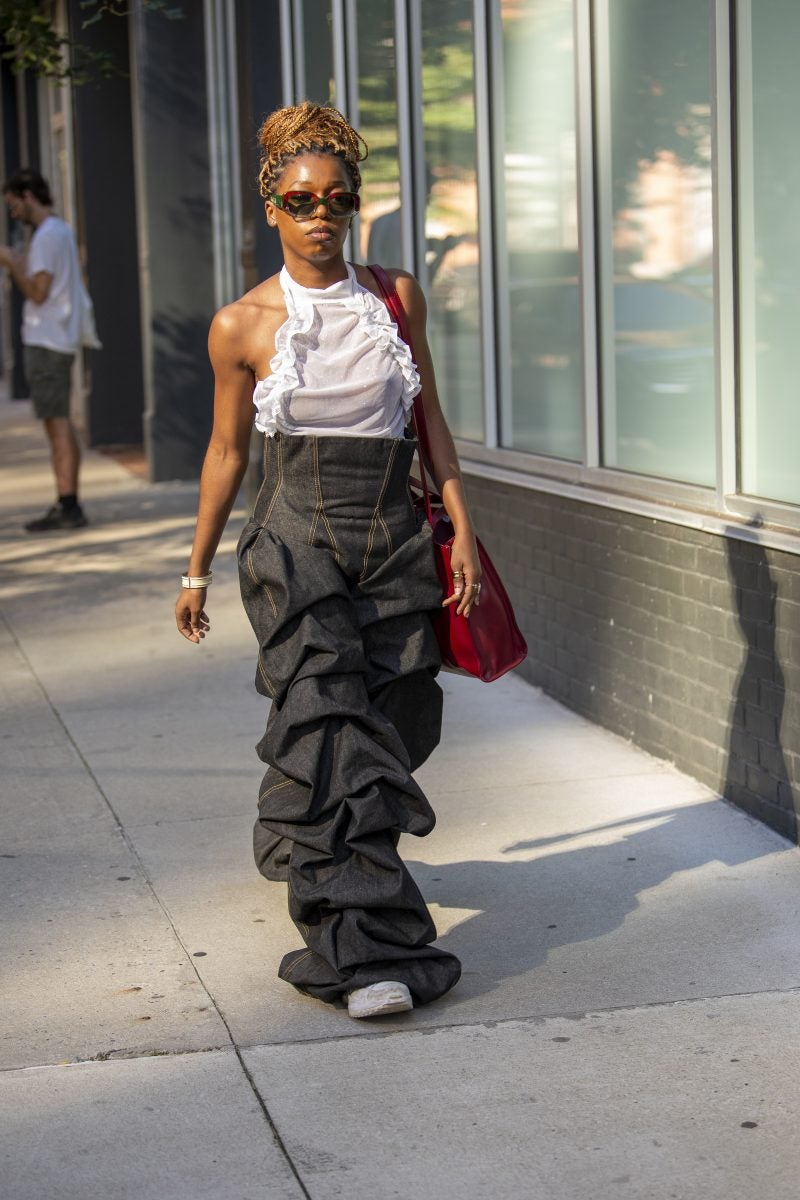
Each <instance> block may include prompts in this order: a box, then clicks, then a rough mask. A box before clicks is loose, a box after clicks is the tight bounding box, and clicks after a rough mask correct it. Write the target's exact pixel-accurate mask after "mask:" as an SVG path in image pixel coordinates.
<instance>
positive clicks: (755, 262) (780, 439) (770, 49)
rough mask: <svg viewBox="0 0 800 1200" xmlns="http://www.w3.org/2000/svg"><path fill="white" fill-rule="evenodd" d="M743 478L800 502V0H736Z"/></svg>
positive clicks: (750, 487)
mask: <svg viewBox="0 0 800 1200" xmlns="http://www.w3.org/2000/svg"><path fill="white" fill-rule="evenodd" d="M737 31H738V55H739V58H738V66H737V81H738V112H737V129H738V134H739V146H738V167H739V179H738V191H739V256H740V273H739V286H740V333H741V373H740V378H741V423H740V434H741V449H740V462H741V487H742V490H743V491H745V492H748V493H750V494H751V495H758V496H764V497H768V498H769V499H772V500H783V501H788V502H789V503H793V504H799V503H800V468H798V445H799V444H800V404H798V384H797V341H798V323H797V314H798V311H800V237H798V233H797V211H798V202H800V157H799V156H798V155H797V153H796V150H795V149H794V148H795V146H796V143H797V129H798V125H799V124H800V73H799V72H798V66H797V46H798V39H800V5H798V3H797V0H770V2H769V3H766V4H760V5H759V4H752V5H751V4H750V3H743V2H742V0H739V3H738V4H737Z"/></svg>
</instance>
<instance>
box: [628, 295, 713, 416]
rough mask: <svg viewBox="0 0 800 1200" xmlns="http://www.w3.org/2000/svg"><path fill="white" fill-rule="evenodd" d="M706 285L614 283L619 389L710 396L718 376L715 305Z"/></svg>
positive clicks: (630, 391) (663, 394)
mask: <svg viewBox="0 0 800 1200" xmlns="http://www.w3.org/2000/svg"><path fill="white" fill-rule="evenodd" d="M704 291H705V289H701V288H698V287H696V286H689V285H688V284H686V283H685V282H683V281H681V280H674V279H673V280H669V281H663V280H658V281H655V280H647V281H641V280H631V281H630V282H628V281H625V282H618V283H616V284H615V285H614V324H615V328H616V373H617V395H618V397H619V398H620V399H621V398H622V397H627V396H631V397H635V396H636V394H637V393H638V392H641V393H646V392H650V393H652V394H654V395H657V396H688V395H691V394H694V395H695V396H696V397H697V398H698V399H700V398H708V397H709V396H710V395H711V394H712V393H711V391H710V389H712V388H713V380H714V324H713V322H714V311H713V305H712V301H711V297H710V295H705V294H704Z"/></svg>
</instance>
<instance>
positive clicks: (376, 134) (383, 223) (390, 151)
mask: <svg viewBox="0 0 800 1200" xmlns="http://www.w3.org/2000/svg"><path fill="white" fill-rule="evenodd" d="M356 19H357V22H358V24H357V46H358V120H357V127H358V130H359V133H361V134H362V136H363V137H364V139H365V140H366V142H367V145H368V146H369V157H368V158H367V159H366V160H365V161H364V162H363V163H362V164H361V176H362V180H363V184H364V187H363V200H362V204H361V213H360V217H359V232H360V239H359V240H360V253H361V260H362V261H363V262H369V263H371V262H374V263H379V264H380V265H381V266H384V267H399V266H402V263H403V249H402V237H401V225H400V166H399V162H398V153H397V63H396V59H395V40H394V0H358V3H357V5H356Z"/></svg>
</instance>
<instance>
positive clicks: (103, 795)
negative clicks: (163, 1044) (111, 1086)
mask: <svg viewBox="0 0 800 1200" xmlns="http://www.w3.org/2000/svg"><path fill="white" fill-rule="evenodd" d="M0 620H2V622H3V624H4V625H5V627H6V629H7V630H8V633H9V636H10V638H11V640H12V641H13V643H14V645H15V646H16V648H17V650H18V652H19V654H20V656H21V658H22V660H23V662H24V663H25V665H26V666H27V668H28V670H29V671H30V674H31V678H32V679H33V680H35V682H36V686H37V687H38V688H39V690H40V691H41V693H42V696H43V697H44V700H45V703H46V704H47V706H48V707H49V709H50V711H51V712H52V714H53V716H54V718H55V720H56V721H57V722H58V724H59V725H60V727H61V729H62V731H63V733H64V737H65V738H66V739H67V741H68V742H69V744H70V745H71V746H72V748H73V750H74V751H75V754H76V755H77V757H78V760H79V762H80V763H81V764H82V766H83V768H84V770H85V771H86V774H87V776H88V777H89V779H91V781H92V783H93V784H94V786H95V788H96V789H97V794H98V795H99V796H100V797H101V798H102V800H103V803H104V804H105V805H106V807H107V809H108V811H109V813H110V814H111V816H112V818H113V820H114V823H115V825H116V827H117V832H118V833H119V835H120V837H121V838H122V840H123V842H124V843H125V845H126V846H127V848H128V850H129V852H130V854H131V856H132V857H133V859H134V861H135V862H136V864H137V866H138V869H139V871H140V873H141V877H142V879H143V880H144V882H145V884H146V885H147V888H148V890H149V891H150V894H151V896H152V897H153V900H154V901H155V903H156V904H157V905H158V907H159V908H160V910H161V912H162V913H163V914H164V917H165V919H166V921H167V923H168V924H169V927H170V929H171V930H172V933H173V936H174V938H175V941H176V942H177V943H178V945H179V946H180V947H181V949H182V950H183V952H184V954H185V955H186V961H187V963H188V965H189V966H190V967H191V969H192V971H193V972H194V974H195V976H196V978H197V982H198V983H199V985H200V987H201V988H202V989H203V992H204V993H205V995H206V996H207V997H208V1000H209V1002H210V1004H211V1005H212V1007H213V1009H214V1012H215V1013H216V1014H217V1016H218V1017H219V1020H220V1021H221V1022H222V1024H223V1026H224V1027H225V1031H226V1033H227V1034H228V1038H229V1040H230V1046H231V1049H232V1050H233V1052H234V1054H235V1055H236V1057H237V1059H238V1061H239V1066H240V1067H241V1069H242V1072H243V1074H244V1076H245V1079H246V1080H247V1082H248V1084H249V1085H250V1088H251V1090H252V1092H253V1095H254V1097H255V1100H256V1102H257V1104H258V1106H259V1108H260V1109H261V1112H262V1114H263V1116H264V1120H265V1121H266V1123H267V1125H268V1127H269V1129H270V1131H271V1133H272V1137H273V1139H274V1141H275V1144H276V1146H277V1147H278V1149H279V1150H280V1152H281V1154H282V1155H283V1156H284V1158H285V1160H286V1164H287V1166H288V1168H289V1170H290V1171H291V1173H292V1175H293V1176H294V1177H295V1179H296V1180H297V1185H298V1187H299V1188H300V1190H301V1192H302V1193H303V1195H304V1196H305V1197H306V1198H307V1200H311V1196H310V1193H309V1192H308V1190H307V1188H306V1186H305V1184H304V1183H303V1181H302V1179H301V1178H300V1174H299V1172H298V1170H297V1167H296V1166H295V1164H294V1162H293V1161H292V1158H291V1156H290V1154H289V1152H288V1150H287V1149H286V1146H285V1145H284V1142H283V1139H282V1138H281V1136H280V1134H279V1132H278V1129H277V1127H276V1125H275V1122H274V1121H273V1119H272V1116H271V1114H270V1112H269V1109H268V1108H267V1105H266V1103H265V1101H264V1099H263V1097H262V1096H261V1094H260V1092H259V1090H258V1088H257V1087H256V1083H255V1080H254V1079H253V1076H252V1075H251V1073H250V1071H249V1069H248V1067H247V1064H246V1063H245V1061H244V1059H243V1057H242V1054H241V1051H240V1050H239V1047H238V1046H237V1045H236V1042H235V1040H234V1036H233V1033H232V1031H231V1027H230V1025H229V1024H228V1021H227V1019H226V1017H225V1014H224V1013H223V1011H222V1009H221V1008H220V1006H219V1004H218V1003H217V1001H216V998H215V997H214V996H213V995H212V993H211V992H210V991H209V990H208V987H207V986H206V984H205V982H204V980H203V978H202V976H201V975H200V972H199V970H198V968H197V964H196V962H195V960H194V959H193V957H192V955H191V953H190V951H189V948H188V946H186V944H185V943H184V940H183V938H182V937H181V935H180V933H179V932H178V929H177V927H176V925H175V922H174V920H173V918H172V914H171V913H170V911H169V909H168V908H167V906H166V905H165V904H164V902H163V900H162V899H161V897H160V896H159V894H158V892H157V891H156V889H155V887H154V886H153V881H152V880H151V878H150V876H149V875H148V873H147V870H146V868H145V865H144V863H143V861H142V859H141V856H140V855H139V852H138V850H137V849H136V846H135V844H134V842H133V841H132V839H131V838H130V837H129V836H128V833H127V830H126V829H125V826H124V825H123V823H122V821H121V820H120V818H119V815H118V813H117V812H116V809H115V808H114V805H113V804H112V803H111V800H110V799H109V797H108V796H107V795H106V793H105V791H104V790H103V787H102V786H101V784H100V780H99V779H98V778H97V776H96V775H95V773H94V771H93V770H92V768H91V766H90V764H89V762H88V760H87V759H86V756H85V755H84V753H83V751H82V750H81V748H80V746H79V745H78V744H77V742H76V741H75V739H74V738H73V736H72V734H71V733H70V731H69V729H68V727H67V725H66V723H65V721H64V718H63V717H62V716H61V713H60V712H59V710H58V709H57V708H56V706H55V704H54V703H53V701H52V699H51V698H50V695H49V693H48V691H47V688H46V687H45V686H44V684H43V683H42V680H41V679H40V678H39V675H38V674H37V672H36V669H35V668H34V666H33V663H32V662H31V660H30V658H29V657H28V655H27V654H26V653H25V650H24V648H23V646H22V644H21V642H20V640H19V638H18V637H17V635H16V631H15V630H14V628H13V626H12V625H11V623H10V621H9V620H8V618H7V617H6V615H5V613H3V612H2V610H0ZM217 1049H222V1047H217ZM158 1053H159V1052H158V1051H153V1052H151V1053H150V1054H148V1053H147V1052H145V1053H144V1054H139V1055H135V1056H134V1057H145V1058H146V1057H152V1056H153V1054H158ZM168 1053H169V1052H168ZM198 1053H202V1051H200V1052H198ZM112 1057H113V1058H119V1057H121V1055H119V1054H115V1053H114V1052H113V1051H110V1052H109V1053H108V1057H107V1059H106V1061H108V1060H109V1059H111V1058H112ZM95 1061H102V1059H96V1060H95Z"/></svg>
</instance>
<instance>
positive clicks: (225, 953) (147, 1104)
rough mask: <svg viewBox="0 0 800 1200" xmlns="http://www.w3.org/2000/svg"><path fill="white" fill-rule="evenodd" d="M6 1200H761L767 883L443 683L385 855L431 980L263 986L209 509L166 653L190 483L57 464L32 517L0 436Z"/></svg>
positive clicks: (621, 766)
mask: <svg viewBox="0 0 800 1200" xmlns="http://www.w3.org/2000/svg"><path fill="white" fill-rule="evenodd" d="M0 438H1V439H2V447H1V449H0V454H1V455H2V463H1V464H0V465H2V472H1V473H0V570H1V571H2V581H1V582H0V613H1V614H2V621H0V708H1V709H2V713H1V714H0V715H1V718H2V729H1V731H0V756H1V757H2V789H3V805H2V812H1V813H0V823H1V824H2V831H1V840H2V845H1V846H0V889H1V894H0V895H1V903H2V935H0V936H2V940H3V943H4V946H3V955H2V957H3V963H4V965H3V983H2V989H3V994H2V1000H1V1001H0V1003H1V1004H2V1009H1V1010H0V1011H2V1028H1V1030H0V1066H2V1068H3V1071H2V1073H0V1150H1V1151H2V1158H0V1179H2V1181H3V1182H2V1188H1V1189H0V1190H2V1194H3V1196H4V1198H5V1200H50V1198H51V1197H52V1198H53V1200H55V1198H56V1197H57V1198H58V1200H94V1198H95V1197H96V1198H97V1200H101V1198H102V1200H129V1198H130V1200H133V1198H134V1197H135V1198H136V1200H199V1198H203V1197H208V1198H209V1200H212V1198H213V1200H264V1198H266V1200H273V1198H275V1200H277V1198H283V1197H286V1198H287V1200H288V1198H291V1200H295V1198H298V1197H303V1196H305V1197H312V1198H313V1200H333V1198H334V1197H341V1196H347V1197H349V1198H350V1200H368V1198H369V1200H394V1198H398V1200H434V1198H435V1200H456V1198H458V1200H463V1198H465V1197H468V1198H470V1200H472V1198H473V1197H475V1198H477V1197H480V1198H481V1200H483V1198H484V1197H487V1196H488V1197H492V1198H493V1200H517V1198H519V1197H524V1198H527V1197H531V1198H535V1200H617V1198H618V1197H633V1198H635V1200H662V1198H663V1200H667V1198H673V1197H675V1198H678V1200H684V1198H686V1200H689V1198H693V1197H697V1196H702V1197H704V1200H723V1198H724V1200H729V1198H730V1197H732V1196H744V1195H750V1194H756V1195H757V1196H758V1197H759V1200H783V1198H786V1200H790V1198H791V1200H795V1197H796V1195H797V1190H798V1185H797V1178H796V1177H797V1165H796V1164H797V1151H796V1149H795V1145H794V1143H795V1138H796V1128H797V1120H798V1108H799V1107H800V1103H799V1102H800V1050H799V1049H798V1047H799V1046H800V1038H799V1037H798V1034H800V938H799V937H798V933H797V929H798V915H800V888H798V882H799V881H800V857H799V856H798V851H797V849H796V848H795V847H793V846H791V845H790V844H789V843H787V842H785V841H783V840H782V839H781V838H780V837H779V836H778V835H777V834H775V833H773V832H772V831H770V830H769V829H767V828H766V827H764V826H761V825H759V824H758V823H756V822H755V821H753V820H751V819H750V818H749V817H747V816H745V815H744V814H742V813H740V812H738V811H735V810H734V809H732V808H730V807H729V806H727V805H726V804H724V803H723V802H721V801H719V800H718V799H716V798H715V797H714V796H713V795H712V794H711V793H709V792H708V790H707V789H705V788H704V787H702V786H700V785H699V784H698V783H696V782H695V781H693V780H692V779H689V778H687V777H685V776H683V775H680V774H678V773H677V772H676V771H674V770H673V769H672V768H671V767H669V766H668V765H666V764H664V763H662V762H660V761H657V760H655V759H653V758H650V757H649V756H648V755H646V754H643V753H641V752H640V751H638V750H636V749H635V748H633V747H632V746H630V745H628V744H627V743H625V742H623V741H621V740H620V739H618V738H616V737H614V736H612V735H610V734H608V733H605V732H604V731H602V730H600V729H598V728H596V727H595V726H592V725H591V724H589V723H588V722H586V721H584V720H582V719H580V718H579V717H577V716H575V715H574V714H572V713H570V712H568V711H567V710H565V709H563V708H561V707H560V706H559V705H557V704H555V703H553V702H552V701H550V700H548V699H546V698H545V697H543V696H542V695H541V694H539V693H538V692H537V691H535V690H534V689H532V688H529V687H528V686H526V685H525V684H524V683H522V682H521V681H520V680H518V679H515V678H507V679H505V680H502V681H500V682H498V683H496V684H493V685H491V686H486V685H482V684H478V683H474V682H472V681H469V680H463V679H459V678H455V677H450V676H448V677H444V679H443V682H444V686H445V691H446V693H447V696H446V727H445V735H444V739H443V743H442V746H441V748H440V750H439V751H438V752H437V754H436V755H435V756H434V758H433V759H432V761H431V762H430V763H429V764H427V765H426V767H425V768H424V769H423V770H422V771H420V772H419V778H420V781H421V783H422V784H423V786H424V787H425V788H426V790H427V792H428V795H429V796H430V798H431V800H432V802H433V805H434V807H435V808H436V810H437V813H438V816H439V825H438V827H437V829H436V831H435V832H434V833H433V834H432V835H431V836H430V837H429V838H427V839H423V840H420V841H416V840H412V839H410V838H405V839H403V842H402V844H401V849H402V851H403V853H404V855H405V857H406V858H407V860H409V862H410V863H411V866H412V870H413V872H414V875H415V876H416V878H417V879H418V881H419V883H420V885H421V887H422V890H423V893H424V894H425V896H426V897H427V898H428V899H429V901H430V902H431V905H432V909H433V912H434V915H435V917H436V921H437V925H438V927H439V930H440V935H441V936H440V940H441V942H442V944H443V945H445V946H446V947H448V948H449V949H452V950H453V951H454V952H455V953H457V954H458V955H459V957H460V958H461V959H462V961H463V963H464V977H463V979H462V982H461V983H460V984H459V986H458V988H457V989H456V990H455V991H454V992H453V993H451V995H450V996H448V997H446V998H445V999H444V1000H443V1001H441V1002H439V1003H437V1004H433V1005H430V1006H429V1007H427V1008H424V1009H420V1010H417V1011H415V1012H414V1013H412V1014H409V1015H408V1016H404V1017H395V1018H391V1017H390V1018H384V1019H383V1020H381V1021H377V1022H371V1023H363V1024H361V1023H357V1022H354V1021H350V1020H349V1019H348V1017H347V1015H346V1013H345V1012H344V1011H343V1010H339V1009H336V1008H332V1007H330V1006H326V1005H322V1004H318V1003H317V1002H315V1001H313V1000H310V999H307V998H304V997H302V996H300V995H298V994H297V993H295V992H294V991H293V989H291V988H290V987H288V986H287V985H286V984H283V983H281V982H280V981H279V980H278V979H277V977H276V968H277V964H278V962H279V960H280V958H281V956H282V955H283V954H284V953H285V951H287V950H289V949H292V948H295V947H296V946H297V945H298V937H297V934H296V933H295V931H294V929H293V927H292V926H291V924H290V922H289V920H288V917H287V915H286V902H285V894H284V888H283V887H282V886H281V885H276V884H268V883H266V882H265V881H264V880H262V879H261V878H260V877H259V876H258V874H257V873H256V871H255V868H254V867H253V865H252V859H251V851H250V831H251V825H252V820H253V817H254V812H255V798H256V792H257V787H258V783H259V780H260V777H261V768H260V764H259V763H258V760H257V758H256V755H255V752H254V749H253V746H254V743H255V742H256V741H257V740H258V738H259V737H260V735H261V733H262V731H263V726H264V720H265V711H264V703H263V701H262V700H261V699H260V698H259V697H257V695H256V694H255V691H254V689H253V684H252V680H253V674H254V646H255V643H254V639H253V637H252V634H251V631H250V629H249V626H248V625H247V623H246V621H245V618H244V615H243V613H242V611H241V608H240V602H239V598H238V592H237V586H236V580H235V566H234V561H233V555H232V552H231V551H232V547H233V545H234V543H235V539H236V536H237V533H238V527H239V526H240V524H241V514H238V515H237V516H235V518H234V519H233V520H232V523H231V527H230V529H229V535H228V536H227V537H226V540H225V543H224V546H223V548H222V551H221V553H220V555H219V557H218V560H217V562H216V563H215V583H214V588H213V591H212V592H211V593H210V613H211V618H212V626H213V630H212V636H211V637H210V638H209V639H208V640H207V642H206V643H205V644H203V645H202V646H200V647H194V646H190V645H188V644H187V643H185V642H184V641H183V640H182V639H181V638H180V637H179V636H178V634H177V633H176V631H175V628H174V622H173V619H172V614H171V609H172V605H173V603H174V599H175V595H176V592H177V587H176V584H177V581H178V576H179V574H180V571H181V570H182V569H183V567H184V566H185V563H186V556H187V552H188V546H189V542H190V538H191V530H192V525H193V507H194V499H195V488H194V487H192V486H188V485H177V484H176V485H158V486H150V485H147V484H145V483H143V482H141V481H139V480H137V479H135V478H134V477H133V476H131V475H130V474H128V473H127V472H126V471H124V470H123V469H122V468H121V467H119V466H118V465H116V464H115V463H114V462H113V461H111V460H109V459H107V458H103V457H101V456H99V455H93V454H90V455H87V457H86V461H85V472H84V479H85V488H84V495H85V505H86V509H87V512H88V514H89V516H90V518H91V521H92V524H91V526H90V527H89V528H88V529H86V530H81V531H77V532H75V533H70V534H52V535H38V536H36V537H33V536H30V535H26V534H24V533H23V532H22V530H21V524H22V522H23V520H25V519H27V518H29V517H30V516H32V515H36V514H37V513H38V512H39V511H40V510H42V509H44V508H45V507H46V506H47V504H48V503H49V502H50V496H51V482H50V474H49V469H48V466H47V462H46V458H45V454H44V445H43V441H42V437H41V434H40V431H39V430H38V428H37V427H36V426H35V423H34V422H32V421H31V420H30V417H29V416H28V414H27V409H26V407H25V406H19V405H6V406H5V407H3V408H0Z"/></svg>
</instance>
